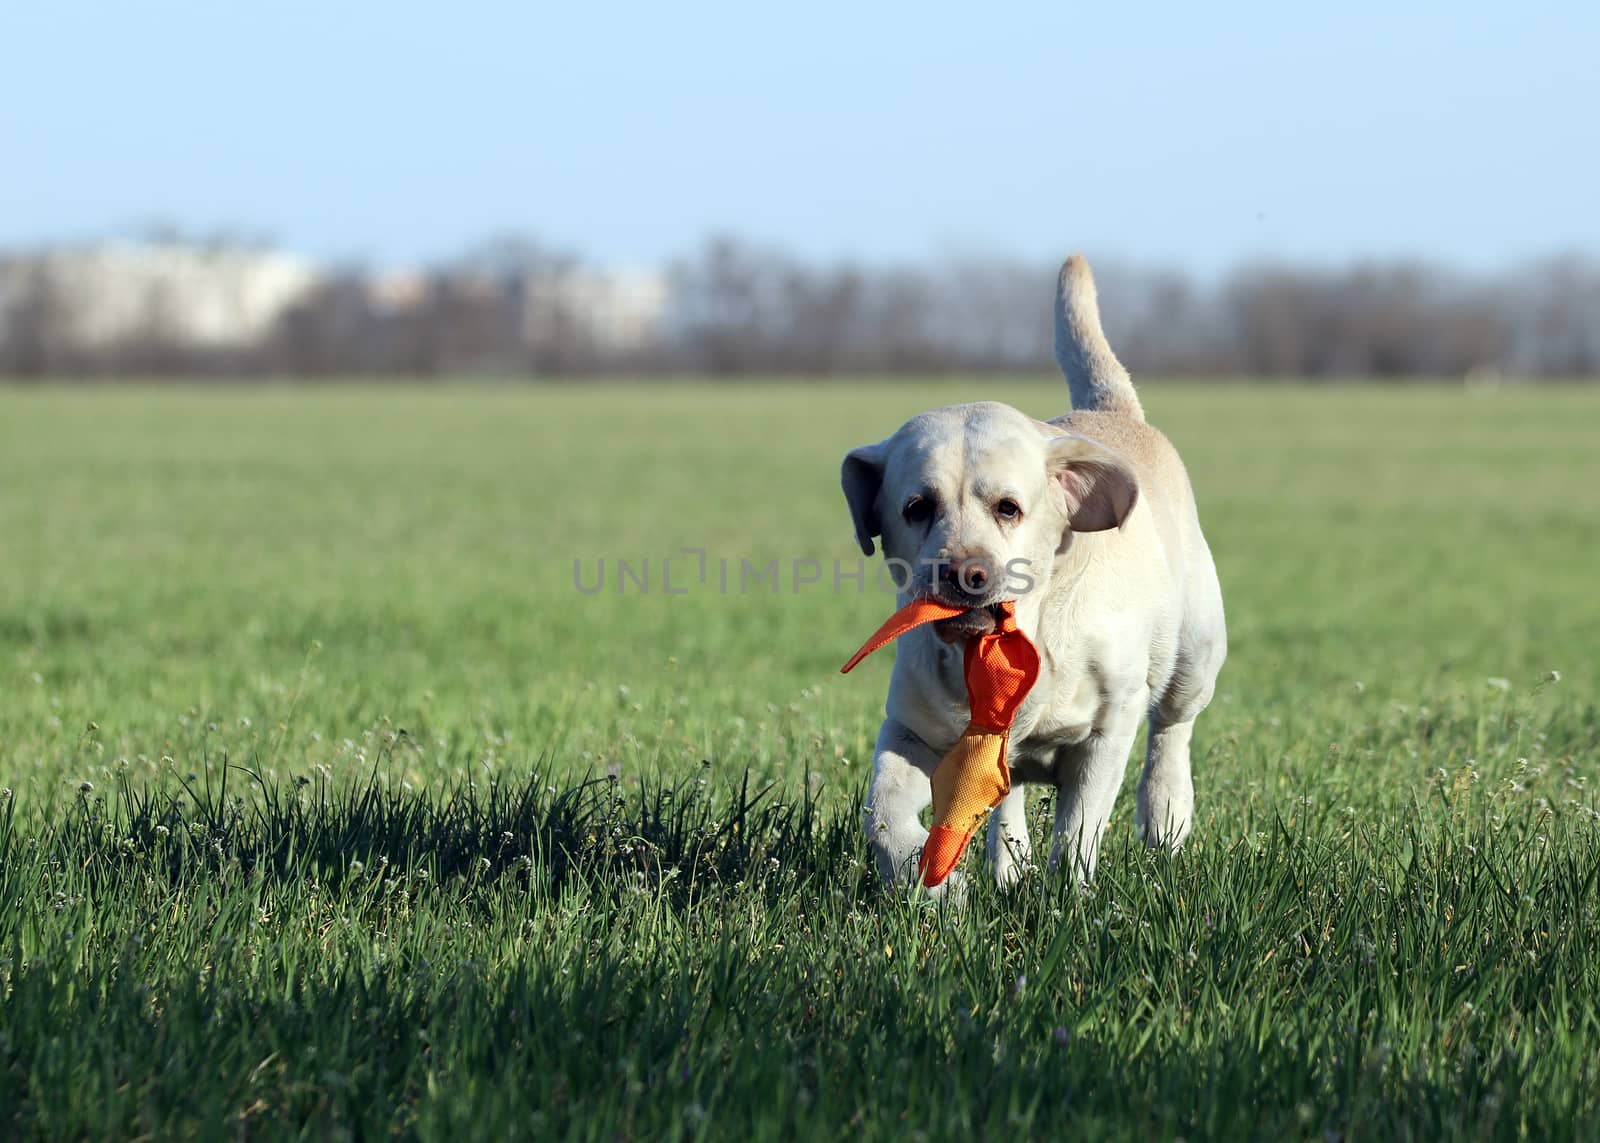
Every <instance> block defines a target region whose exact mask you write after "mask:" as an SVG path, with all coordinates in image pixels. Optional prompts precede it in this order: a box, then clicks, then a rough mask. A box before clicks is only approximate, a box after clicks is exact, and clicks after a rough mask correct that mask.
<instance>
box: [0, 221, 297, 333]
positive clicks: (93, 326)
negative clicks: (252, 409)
mask: <svg viewBox="0 0 1600 1143" xmlns="http://www.w3.org/2000/svg"><path fill="white" fill-rule="evenodd" d="M318 280H319V275H318V273H317V271H316V270H315V269H314V268H313V267H312V266H311V265H310V264H309V263H306V262H303V261H301V260H300V259H297V258H294V257H292V256H290V255H287V254H282V253H278V252H275V251H266V250H250V249H238V248H229V247H215V248H213V247H207V246H188V245H178V244H167V243H153V244H144V243H115V244H109V245H103V246H82V247H65V248H60V249H54V250H49V251H45V252H41V253H34V254H19V255H16V256H13V257H11V258H8V259H5V260H3V261H0V315H3V314H4V313H6V312H7V311H8V310H11V309H12V308H13V305H14V302H15V300H16V299H20V298H22V297H25V296H38V294H39V292H40V291H43V296H45V297H48V298H50V299H51V306H50V309H51V313H52V321H53V322H54V323H56V328H55V330H54V331H53V332H54V336H56V337H57V338H59V339H60V341H61V343H63V344H64V345H65V346H69V347H71V348H73V349H78V350H88V351H94V350H99V349H105V348H109V347H112V346H115V345H117V344H118V343H121V342H127V341H130V340H136V339H141V338H142V339H148V338H151V337H159V338H160V339H161V340H163V341H165V342H168V343H170V344H174V345H180V346H188V347H193V348H206V349H231V348H243V347H246V346H249V345H252V344H254V343H256V342H258V341H259V340H260V339H261V338H262V337H264V336H265V335H266V334H267V333H268V332H269V331H270V330H271V329H272V327H273V325H274V323H275V322H277V320H278V319H279V318H280V317H281V316H282V315H283V313H284V311H285V310H287V309H288V308H289V307H290V306H292V305H294V304H295V303H296V302H298V301H299V300H301V299H302V298H304V297H305V296H306V294H307V293H308V292H309V291H310V290H311V289H312V288H313V287H314V286H315V285H316V284H317V282H318ZM30 292H31V294H30ZM8 302H12V303H13V304H12V305H8V304H7V303H8ZM0 320H4V319H3V317H0ZM6 332H7V331H5V330H3V329H0V337H3V336H4V335H5V333H6Z"/></svg>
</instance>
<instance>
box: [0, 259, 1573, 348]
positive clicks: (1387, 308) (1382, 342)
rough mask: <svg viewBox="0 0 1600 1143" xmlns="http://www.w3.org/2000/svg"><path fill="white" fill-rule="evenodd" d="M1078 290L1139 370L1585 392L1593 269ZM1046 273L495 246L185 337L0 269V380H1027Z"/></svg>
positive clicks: (1436, 270) (1397, 264) (1125, 283)
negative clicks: (1526, 380) (96, 317)
mask: <svg viewBox="0 0 1600 1143" xmlns="http://www.w3.org/2000/svg"><path fill="white" fill-rule="evenodd" d="M1097 271H1098V276H1099V279H1100V285H1101V296H1102V306H1103V309H1104V312H1105V319H1106V324H1107V327H1108V332H1109V334H1110V336H1111V338H1112V341H1113V344H1114V345H1115V346H1116V347H1117V350H1118V352H1119V353H1120V354H1121V356H1122V358H1123V360H1124V361H1125V363H1126V364H1127V365H1128V366H1129V367H1130V368H1131V369H1133V370H1134V371H1136V372H1137V373H1140V374H1144V375H1162V376H1236V377H1262V378H1309V379H1333V378H1343V377H1376V378H1407V377H1473V376H1483V377H1492V376H1498V375H1504V376H1507V377H1533V378H1543V377H1549V378H1592V377H1595V376H1597V375H1600V263H1597V262H1596V261H1595V260H1593V259H1591V258H1587V257H1584V256H1581V255H1569V256H1562V257H1553V258H1548V259H1545V260H1542V261H1537V262H1532V263H1529V264H1526V265H1523V266H1520V267H1517V268H1514V269H1510V270H1506V271H1504V272H1499V273H1494V274H1485V275H1472V274H1466V273H1462V272H1459V271H1455V270H1452V269H1450V268H1449V267H1446V266H1442V265H1438V264H1433V263H1428V262H1422V261H1373V262H1363V263H1356V264H1351V265H1348V266H1343V267H1337V268H1313V267H1306V266H1291V265H1283V264H1267V263H1263V264H1255V265H1246V266H1241V267H1239V268H1237V269H1235V270H1233V271H1231V272H1228V273H1226V274H1223V275H1221V276H1220V277H1218V278H1217V279H1215V280H1206V279H1199V278H1196V277H1194V276H1192V275H1188V274H1185V273H1182V272H1178V271H1175V270H1165V269H1159V268H1150V267H1139V266H1133V265H1127V264H1121V263H1117V262H1115V261H1104V260H1102V261H1101V262H1099V263H1097ZM1053 272H1054V267H1053V266H1050V265H1031V264H1024V263H1021V262H1017V261H1010V260H1004V259H982V258H952V259H948V260H945V261H943V262H939V263H929V264H924V265H909V266H899V267H893V266H889V267H884V266H865V265H853V264H839V265H827V266H824V265H818V264H816V263H813V262H809V261H806V260H804V259H800V258H796V257H794V256H791V255H788V254H785V253H783V252H782V251H778V250H773V249H768V248H763V247H760V246H756V245H753V244H750V243H747V242H743V241H739V240H735V239H714V240H711V241H708V242H706V243H705V244H703V245H702V246H701V247H700V248H699V249H698V250H697V251H696V252H695V253H694V254H693V255H691V256H689V257H687V258H684V259H682V260H680V261H679V262H677V263H675V264H674V265H673V266H671V267H670V268H669V269H668V270H667V271H666V272H664V273H663V274H661V275H658V276H656V278H655V280H654V281H643V284H642V285H641V284H640V282H634V283H633V284H632V285H630V284H629V283H628V282H619V281H618V280H617V279H615V278H614V277H612V276H608V275H607V274H605V273H604V272H602V271H599V270H597V269H595V268H593V267H589V266H586V265H585V264H584V263H583V262H582V261H581V260H580V259H578V258H575V257H572V256H570V255H567V254H563V253H560V252H556V251H552V250H550V249H549V248H546V247H544V246H541V245H539V244H536V243H530V242H525V241H518V240H498V241H494V242H490V243H486V244H484V245H483V246H481V247H479V248H476V249H474V250H472V251H470V252H468V253H467V254H466V255H464V256H462V257H460V258H457V259H453V260H451V261H449V262H447V263H443V264H440V265H437V266H434V267H431V268H429V269H427V270H426V271H424V272H422V273H418V274H415V275H410V276H409V277H406V278H404V279H403V280H399V281H397V280H396V279H395V277H394V276H393V275H383V274H380V273H376V272H373V271H370V270H367V269H363V268H360V267H345V268H339V269H334V270H330V271H326V272H322V273H320V274H319V275H317V276H316V277H315V279H314V281H313V282H312V283H311V284H310V285H309V286H308V287H307V288H306V289H305V290H304V291H303V292H301V293H299V294H298V295H297V296H295V297H294V298H293V299H292V300H290V301H288V302H286V303H285V304H284V305H283V306H282V307H281V309H280V310H278V311H276V312H275V313H274V315H273V317H272V320H271V321H270V323H268V324H267V325H266V327H265V328H264V329H262V330H258V331H256V332H254V333H253V334H252V335H251V336H250V337H248V338H245V339H236V340H233V341H227V340H225V339H224V340H220V341H219V340H217V339H215V338H213V339H211V340H209V341H199V340H196V339H195V338H193V337H191V336H188V335H187V334H186V331H185V326H184V320H183V314H182V313H181V312H177V311H176V310H175V306H174V303H173V302H172V301H171V299H168V300H167V301H166V302H163V301H162V299H161V298H159V297H158V298H154V299H152V300H151V301H150V302H149V304H148V309H149V315H150V316H149V320H146V321H140V322H138V323H136V324H135V325H134V326H133V327H131V328H130V329H128V330H125V331H124V332H122V333H120V334H117V335H116V336H110V337H106V336H102V337H99V338H97V339H86V338H84V337H82V336H79V335H78V334H76V333H75V332H74V331H75V330H77V329H78V328H79V327H80V326H81V325H82V323H81V321H79V320H78V319H79V317H80V316H81V315H77V314H75V312H74V293H73V290H72V289H71V287H70V282H65V283H64V282H63V280H62V278H61V276H60V275H55V274H51V273H49V272H46V268H44V267H42V266H41V265H38V264H36V263H35V262H30V261H29V260H27V259H24V258H21V257H20V256H13V257H11V258H10V259H9V260H8V259H7V257H6V256H5V255H3V254H0V375H7V376H16V377H76V378H93V377H122V376H204V377H253V376H294V377H306V378H335V377H347V376H374V377H379V376H382V377H423V378H427V377H446V376H461V375H479V376H483V375H490V376H505V377H583V376H597V375H607V374H636V375H673V374H693V375H711V376H729V377H733V376H745V375H794V376H827V375H837V374H928V373H952V372H962V373H966V372H984V373H995V372H1000V373H1036V372H1041V371H1044V370H1048V369H1049V368H1051V318H1050V312H1049V302H1050V297H1051V292H1052V288H1053ZM630 290H632V293H630ZM179 308H180V309H181V307H179ZM141 312H142V311H141Z"/></svg>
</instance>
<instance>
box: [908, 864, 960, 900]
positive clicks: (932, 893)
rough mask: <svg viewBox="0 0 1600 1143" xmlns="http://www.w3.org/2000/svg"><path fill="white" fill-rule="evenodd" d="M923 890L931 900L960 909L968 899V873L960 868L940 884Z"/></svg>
mask: <svg viewBox="0 0 1600 1143" xmlns="http://www.w3.org/2000/svg"><path fill="white" fill-rule="evenodd" d="M919 888H920V887H919ZM922 891H923V892H925V893H926V894H927V897H928V900H930V901H934V902H937V903H938V904H940V905H948V906H949V907H950V908H952V909H959V908H961V906H963V905H964V904H966V901H967V875H966V874H965V873H963V872H961V870H959V869H957V870H954V871H952V872H951V874H950V876H948V877H946V878H945V879H944V880H943V881H941V882H939V884H937V885H934V886H931V887H929V888H927V889H924V890H922Z"/></svg>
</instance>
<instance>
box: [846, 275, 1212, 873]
mask: <svg viewBox="0 0 1600 1143" xmlns="http://www.w3.org/2000/svg"><path fill="white" fill-rule="evenodd" d="M1055 353H1056V360H1057V362H1058V364H1059V365H1060V367H1061V371H1062V372H1063V373H1064V374H1065V375H1066V379H1067V386H1068V389H1069V391H1070V393H1071V398H1072V412H1070V413H1067V414H1065V415H1063V416H1060V417H1057V418H1056V419H1055V420H1053V421H1048V422H1046V421H1038V420H1035V419H1033V418H1032V417H1029V416H1027V415H1026V414H1024V413H1021V412H1019V411H1018V410H1016V409H1014V408H1012V407H1010V406H1008V405H1003V404H999V403H997V402H979V403H976V404H968V405H952V406H949V407H946V408H942V409H936V410H934V411H932V412H928V413H923V414H921V415H920V416H917V417H913V418H912V419H911V420H909V421H907V422H906V423H905V424H904V425H902V426H901V427H900V428H899V429H898V430H897V431H896V432H895V433H894V434H893V435H892V436H890V437H888V438H887V439H885V440H882V441H879V442H878V443H877V444H869V445H864V446H862V447H860V448H857V449H853V450H852V451H851V452H850V453H849V454H848V455H846V457H845V459H844V465H843V470H842V473H841V481H842V484H843V486H844V495H845V499H846V501H847V502H848V503H849V506H850V515H851V518H852V520H853V522H854V525H855V533H856V539H857V541H858V542H859V543H860V545H861V550H862V552H863V553H864V554H865V555H868V556H870V555H872V554H873V541H874V540H875V539H881V540H882V544H883V551H884V556H885V558H886V560H887V561H888V562H889V563H890V564H891V565H892V567H894V568H897V569H901V570H902V571H903V573H904V574H903V575H901V576H900V577H898V578H897V579H896V587H897V589H898V590H899V592H900V603H901V605H902V606H903V605H904V604H906V603H908V602H910V601H911V600H912V599H914V598H920V597H931V598H934V599H938V600H940V601H942V602H944V603H948V604H952V605H955V606H959V607H965V608H967V610H966V611H965V612H963V613H962V614H961V615H958V616H955V617H954V618H951V619H946V620H943V621H941V622H939V623H937V624H932V625H929V626H925V627H921V628H918V629H917V630H915V631H912V632H911V633H909V634H907V635H905V636H903V637H902V638H901V639H900V641H899V647H898V650H897V652H896V656H895V662H894V671H893V674H892V676H891V679H890V683H889V695H888V702H887V704H886V715H887V717H886V718H885V719H884V722H883V727H882V729H881V730H880V731H879V733H878V739H877V745H876V747H875V748H874V755H873V768H872V782H871V786H870V789H869V790H868V795H867V801H866V808H865V811H864V814H863V818H864V824H865V828H866V833H867V840H868V844H869V846H870V848H871V850H872V853H873V856H874V859H875V861H876V864H877V867H878V871H879V873H880V874H881V875H882V877H883V878H884V880H885V881H886V882H888V883H891V884H893V883H898V882H910V881H914V879H915V877H916V866H917V857H918V854H919V853H920V852H921V849H922V846H923V844H924V842H925V841H926V839H927V836H928V831H927V830H926V829H924V828H923V826H922V824H921V821H920V818H919V815H920V813H921V811H922V810H923V808H924V807H926V806H927V805H928V803H929V801H930V800H931V797H932V794H931V789H930V786H929V775H930V774H931V773H932V772H933V769H934V767H935V765H937V764H938V762H939V759H940V757H941V756H942V755H943V754H944V753H945V752H946V751H948V750H949V749H950V748H951V746H952V745H954V743H955V741H956V739H957V738H958V737H959V736H960V734H961V732H962V729H963V728H964V727H965V726H966V723H967V718H968V710H967V697H966V688H965V685H964V683H963V679H962V651H961V645H962V643H963V642H964V641H965V640H967V639H968V638H969V637H971V636H973V635H979V634H983V633H985V632H987V631H989V630H991V629H993V627H994V625H995V617H994V614H993V612H992V611H990V610H989V609H990V608H991V607H992V606H993V605H994V604H996V603H999V602H1002V601H1004V600H1008V599H1010V600H1015V604H1016V614H1017V622H1018V625H1019V626H1020V627H1021V628H1022V630H1023V631H1024V632H1026V633H1027V635H1028V636H1029V638H1031V639H1032V640H1033V642H1034V643H1035V645H1036V646H1037V647H1038V649H1039V653H1040V657H1041V659H1042V668H1041V671H1040V675H1039V680H1038V682H1037V683H1036V684H1035V686H1034V688H1033V690H1032V691H1031V692H1030V693H1029V695H1028V698H1027V700H1026V701H1025V703H1024V704H1023V706H1022V708H1021V710H1020V711H1019V713H1018V715H1017V718H1016V721H1015V723H1014V724H1013V726H1012V731H1011V742H1010V765H1011V769H1012V776H1013V779H1014V781H1013V784H1012V788H1011V792H1010V793H1009V794H1008V795H1007V796H1006V798H1005V799H1004V800H1003V801H1002V802H1001V803H1000V805H999V806H998V807H997V808H996V810H995V812H994V813H993V814H992V815H991V817H990V822H989V832H988V842H987V850H988V857H989V863H990V867H991V869H992V871H993V874H994V877H995V880H996V881H997V882H998V883H999V884H1000V885H1002V886H1006V885H1010V884H1012V883H1014V882H1015V881H1016V880H1017V879H1018V878H1019V877H1021V875H1022V874H1023V872H1024V871H1025V870H1026V869H1028V868H1029V867H1030V866H1031V865H1032V857H1031V855H1032V843H1031V841H1030V839H1029V836H1028V828H1027V821H1026V815H1025V807H1026V786H1025V784H1026V783H1034V784H1041V783H1042V784H1045V785H1049V786H1054V787H1055V788H1056V790H1057V792H1058V793H1057V801H1056V809H1055V828H1054V838H1053V844H1052V847H1051V851H1050V864H1051V868H1058V867H1060V866H1062V865H1063V864H1070V869H1071V871H1072V873H1073V874H1075V875H1076V876H1077V878H1078V879H1079V881H1080V883H1081V884H1085V885H1086V884H1087V883H1088V882H1089V881H1090V879H1091V878H1092V877H1093V875H1094V870H1095V864H1096V859H1097V857H1098V854H1099V849H1100V842H1101V838H1102V836H1103V834H1104V833H1105V829H1106V823H1107V821H1108V820H1109V819H1110V817H1111V810H1112V806H1113V804H1114V802H1115V801H1116V797H1117V792H1118V789H1119V788H1120V787H1121V785H1122V779H1123V773H1124V771H1125V770H1126V769H1127V762H1128V756H1129V754H1130V752H1131V750H1132V747H1133V742H1134V738H1135V736H1136V735H1137V733H1138V729H1139V723H1140V721H1141V720H1142V719H1143V720H1148V722H1149V727H1150V734H1149V746H1148V750H1147V752H1146V755H1145V762H1144V770H1143V773H1142V774H1141V775H1140V778H1139V794H1138V806H1137V811H1136V815H1135V823H1136V825H1137V828H1138V830H1139V833H1140V835H1141V836H1142V837H1143V839H1144V841H1145V843H1146V844H1147V845H1149V846H1151V847H1156V848H1163V849H1167V850H1174V849H1176V848H1178V847H1179V846H1181V845H1182V844H1183V841H1184V839H1185V838H1187V837H1188V835H1189V831H1190V828H1191V826H1192V824H1193V821H1194V784H1193V780H1192V778H1191V776H1190V759H1189V753H1190V740H1191V738H1192V736H1193V734H1194V725H1195V719H1196V718H1198V717H1199V715H1200V712H1201V711H1203V710H1204V709H1205V708H1206V706H1207V704H1208V703H1210V701H1211V697H1212V694H1213V692H1214V690H1215V688H1216V680H1217V674H1218V672H1219V671H1220V670H1221V669H1222V663H1223V660H1224V659H1225V658H1226V657H1227V650H1228V643H1227V630H1226V624H1225V622H1224V618H1223V609H1222V591H1221V587H1220V585H1219V584H1218V582H1217V573H1216V567H1215V564H1214V563H1213V561H1212V558H1211V551H1210V549H1209V548H1208V547H1207V546H1206V541H1205V537H1204V535H1203V534H1202V533H1201V531H1200V519H1199V515H1198V513H1197V511H1196V507H1195V500H1194V493H1193V491H1192V489H1191V488H1190V485H1189V477H1188V474H1187V473H1186V472H1185V470H1184V467H1183V462H1182V461H1181V460H1180V459H1179V457H1178V453H1177V451H1176V450H1175V449H1174V448H1173V446H1172V444H1171V443H1170V442H1169V441H1168V440H1167V438H1166V437H1164V436H1162V434H1161V433H1159V432H1158V431H1156V429H1154V428H1153V427H1151V426H1150V425H1149V424H1147V423H1146V422H1145V419H1144V409H1143V407H1142V406H1141V405H1140V403H1139V397H1138V394H1137V393H1136V392H1135V391H1134V388H1133V384H1132V382H1131V381H1130V380H1129V377H1128V373H1127V371H1126V370H1125V369H1124V368H1123V367H1122V364H1121V363H1120V362H1119V361H1118V360H1117V358H1116V355H1115V354H1114V353H1113V352H1112V350H1111V347H1110V345H1109V344H1108V343H1107V342H1106V338H1105V334H1104V333H1103V332H1102V330H1101V325H1100V310H1099V301H1098V299H1097V297H1096V292H1095V285H1094V277H1093V275H1092V274H1091V272H1090V269H1089V264H1088V262H1086V261H1085V260H1084V259H1083V258H1082V257H1081V256H1079V255H1074V256H1073V257H1071V258H1068V259H1067V261H1066V263H1065V264H1064V265H1063V266H1062V268H1061V273H1060V276H1059V278H1058V281H1057V289H1056V304H1055ZM959 884H960V881H959V874H958V875H953V876H952V878H951V879H950V880H949V881H947V882H945V884H944V885H941V886H939V887H938V888H936V889H934V890H932V892H934V893H935V894H940V893H942V892H943V891H945V890H946V889H948V888H950V887H953V886H956V885H959Z"/></svg>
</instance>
